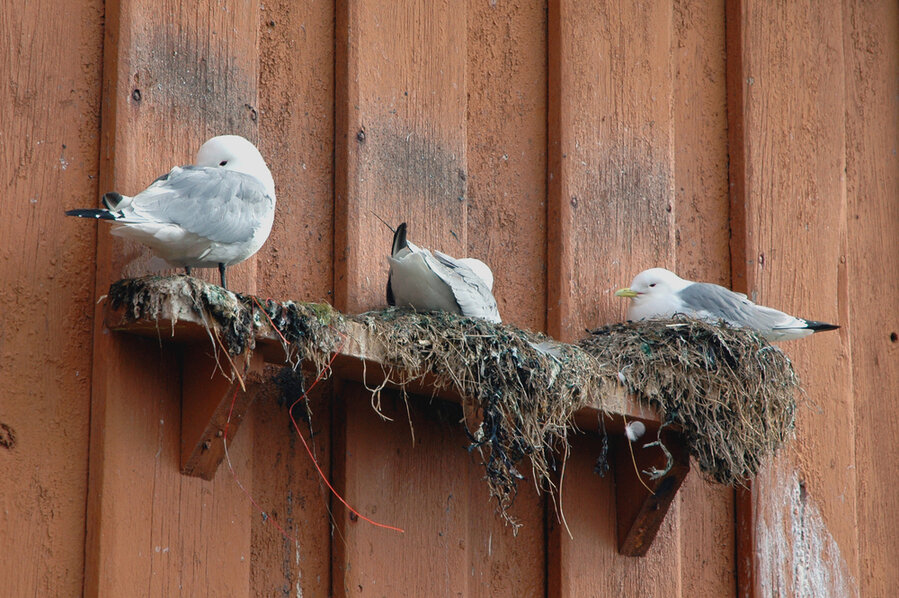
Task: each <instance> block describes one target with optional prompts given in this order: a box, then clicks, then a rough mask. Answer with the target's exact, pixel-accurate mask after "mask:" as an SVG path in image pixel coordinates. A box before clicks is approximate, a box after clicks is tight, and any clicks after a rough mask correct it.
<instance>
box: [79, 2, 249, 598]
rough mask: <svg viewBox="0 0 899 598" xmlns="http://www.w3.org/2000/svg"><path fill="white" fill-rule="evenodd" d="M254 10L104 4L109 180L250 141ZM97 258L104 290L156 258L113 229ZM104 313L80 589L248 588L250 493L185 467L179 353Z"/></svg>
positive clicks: (239, 273)
mask: <svg viewBox="0 0 899 598" xmlns="http://www.w3.org/2000/svg"><path fill="white" fill-rule="evenodd" d="M257 10H258V6H257V5H256V3H255V2H249V3H246V4H242V5H239V6H234V5H228V6H222V5H219V4H218V3H215V2H211V3H209V2H201V3H195V4H191V5H186V4H181V3H178V2H166V3H162V4H160V3H158V2H156V3H149V2H140V1H128V2H122V3H113V4H111V5H107V7H106V39H105V44H104V52H105V69H104V72H105V83H104V86H105V89H104V107H103V122H102V132H103V142H102V152H101V177H100V187H101V190H107V189H118V190H120V191H122V192H124V193H133V192H135V191H138V190H140V189H142V188H143V187H144V186H146V185H147V184H148V183H149V182H150V181H152V180H153V178H154V177H156V176H158V175H159V174H161V173H162V172H165V171H166V170H168V168H170V167H171V166H172V165H173V164H183V163H189V162H191V161H192V160H193V157H194V154H195V152H196V150H197V148H198V147H199V145H200V144H201V143H202V142H203V141H205V140H206V139H207V138H208V137H211V136H212V135H215V134H220V133H226V132H227V133H238V134H243V135H244V136H246V137H248V138H249V139H251V140H255V138H256V134H255V128H256V122H257V121H256V120H255V119H256V118H257V117H258V115H256V114H255V111H256V108H255V106H256V103H257V101H256V89H257V59H256V54H257V44H256V35H257V31H256V23H257ZM138 91H139V93H138ZM97 256H98V258H97V277H96V291H95V292H96V295H97V296H99V295H103V294H105V293H106V289H107V288H108V285H109V283H110V282H111V281H113V280H115V279H117V278H120V277H122V276H123V275H125V274H127V273H132V272H134V271H136V270H139V271H141V273H145V270H146V268H147V267H148V265H149V260H148V259H146V258H147V256H148V252H147V251H146V250H145V249H142V248H138V247H137V246H135V245H133V244H127V243H122V242H121V241H120V240H117V239H116V240H113V239H112V237H110V234H109V231H108V230H105V229H104V230H102V231H101V232H100V234H99V237H98V251H97ZM230 281H231V286H232V288H234V289H235V290H239V291H244V292H246V291H254V290H255V265H254V261H253V260H252V259H251V260H250V261H249V262H247V263H246V264H244V265H241V266H238V267H236V268H235V269H234V273H233V275H232V276H231V277H230ZM100 309H103V306H102V305H98V306H97V310H100ZM96 322H97V324H96V326H95V331H94V354H95V355H97V356H98V358H97V359H95V361H94V372H93V376H94V380H93V397H92V413H91V457H90V481H89V488H90V497H89V501H88V511H87V516H88V526H87V529H88V541H87V548H86V571H85V594H87V595H89V596H96V595H104V596H105V595H138V596H141V595H152V594H157V593H170V592H176V591H177V592H180V593H183V594H191V595H197V596H203V595H234V594H246V593H247V592H248V589H249V563H250V508H249V506H248V503H247V500H246V497H245V496H244V495H243V493H242V492H241V490H240V489H239V488H238V487H237V485H236V484H235V483H234V481H233V480H232V479H231V476H230V474H229V473H228V471H227V470H226V469H224V468H223V469H220V470H219V473H218V474H217V476H216V478H215V479H214V480H213V481H212V482H206V481H203V480H200V479H197V478H189V477H186V476H183V475H181V474H180V472H179V466H178V463H179V461H180V436H181V435H180V423H179V422H180V403H181V380H180V376H179V365H178V363H177V361H176V359H175V357H174V355H172V354H170V353H168V352H166V351H165V350H164V348H163V347H161V346H160V344H159V343H158V342H154V341H150V340H143V339H125V338H122V337H121V336H119V335H113V334H110V333H109V331H108V330H106V329H105V328H104V326H103V324H102V318H96ZM248 423H249V422H248ZM245 426H246V427H249V428H252V426H251V425H246V424H245ZM244 434H247V435H246V436H239V437H238V438H237V439H236V441H235V444H234V445H233V446H232V447H231V448H230V454H231V461H232V463H234V465H235V467H236V468H237V471H238V472H239V474H240V475H241V476H242V478H243V480H244V482H245V485H251V484H250V482H251V480H252V479H253V472H252V467H251V466H250V465H251V463H252V461H251V460H249V459H248V455H249V451H248V449H249V448H250V444H251V442H250V441H248V440H247V439H252V433H248V432H246V431H245V432H244ZM242 438H243V439H244V440H243V442H242V441H241V439H242Z"/></svg>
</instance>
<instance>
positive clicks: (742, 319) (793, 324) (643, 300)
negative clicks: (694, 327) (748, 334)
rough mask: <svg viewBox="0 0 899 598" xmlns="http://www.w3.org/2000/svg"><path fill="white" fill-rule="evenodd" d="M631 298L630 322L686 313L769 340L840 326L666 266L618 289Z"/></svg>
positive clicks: (647, 272)
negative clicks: (758, 301)
mask: <svg viewBox="0 0 899 598" xmlns="http://www.w3.org/2000/svg"><path fill="white" fill-rule="evenodd" d="M615 294H616V295H617V296H619V297H630V299H631V304H630V307H628V310H627V318H628V320H631V321H637V320H651V319H655V318H670V317H673V316H674V315H675V314H684V315H686V316H690V317H692V318H696V319H699V320H705V321H707V322H712V323H717V322H719V321H721V320H724V321H725V322H727V323H728V324H730V325H731V326H737V327H743V328H751V329H752V330H755V331H756V332H758V333H759V334H760V335H761V336H762V337H764V338H766V339H767V340H769V341H785V340H791V339H795V338H802V337H804V336H808V335H810V334H813V333H815V332H822V331H824V330H834V329H836V328H839V326H835V325H834V324H827V323H825V322H815V321H813V320H803V319H801V318H796V317H794V316H791V315H789V314H786V313H784V312H782V311H778V310H776V309H772V308H770V307H765V306H764V305H756V304H755V303H753V302H752V301H750V300H749V299H748V298H747V297H746V295H744V294H742V293H735V292H733V291H731V290H728V289H726V288H724V287H722V286H719V285H717V284H712V283H708V282H693V281H691V280H684V279H683V278H681V277H680V276H678V275H677V274H675V273H674V272H671V271H669V270H665V269H664V268H650V269H649V270H644V271H643V272H640V273H639V274H637V276H636V277H635V278H634V281H633V282H632V283H631V286H630V287H627V288H624V289H619V290H618V291H616V292H615Z"/></svg>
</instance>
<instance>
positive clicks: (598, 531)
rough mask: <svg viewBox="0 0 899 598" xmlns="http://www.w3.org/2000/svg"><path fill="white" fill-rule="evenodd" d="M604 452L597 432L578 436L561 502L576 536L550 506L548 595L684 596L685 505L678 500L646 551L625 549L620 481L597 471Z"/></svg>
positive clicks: (567, 470) (548, 516)
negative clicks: (634, 553) (630, 553)
mask: <svg viewBox="0 0 899 598" xmlns="http://www.w3.org/2000/svg"><path fill="white" fill-rule="evenodd" d="M599 452H600V443H599V442H598V439H597V438H596V437H595V436H593V437H588V436H579V437H577V438H576V439H575V441H574V442H572V452H571V458H570V459H569V460H568V463H567V465H566V467H565V479H564V485H563V488H562V502H561V504H562V507H561V508H562V512H563V513H564V516H565V521H567V523H568V528H569V529H570V530H571V534H572V536H573V538H569V536H568V532H567V531H566V529H565V526H564V524H563V523H562V522H561V520H560V518H559V516H557V515H556V513H555V512H554V511H553V510H552V509H550V510H549V512H548V513H547V522H548V526H549V532H550V537H551V542H550V544H549V584H548V595H549V596H551V597H554V596H650V595H652V596H681V595H682V594H681V589H680V586H681V584H680V572H679V570H678V568H677V565H678V561H679V553H678V539H679V535H680V534H679V532H678V519H679V517H678V511H679V510H680V509H681V507H680V505H678V504H677V501H675V504H674V505H672V509H671V511H670V512H669V514H668V517H666V518H665V521H664V522H663V523H662V527H661V529H660V530H659V534H658V537H657V538H656V541H655V543H654V544H653V546H652V548H650V550H649V553H648V554H647V555H646V556H645V557H639V558H637V557H625V556H621V555H619V554H618V540H617V534H616V527H617V512H616V511H617V509H616V505H615V490H614V486H613V485H612V484H610V483H609V479H608V476H607V477H606V478H601V477H600V476H598V475H597V474H596V473H594V471H593V467H594V464H595V462H596V457H597V456H598V455H599ZM560 537H562V538H565V540H563V541H560ZM553 539H554V540H553Z"/></svg>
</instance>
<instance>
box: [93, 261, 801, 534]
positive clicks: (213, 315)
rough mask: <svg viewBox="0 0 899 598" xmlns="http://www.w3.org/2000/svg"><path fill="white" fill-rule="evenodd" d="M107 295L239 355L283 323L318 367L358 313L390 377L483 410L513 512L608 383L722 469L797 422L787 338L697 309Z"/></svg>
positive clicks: (149, 286) (189, 281)
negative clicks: (520, 494)
mask: <svg viewBox="0 0 899 598" xmlns="http://www.w3.org/2000/svg"><path fill="white" fill-rule="evenodd" d="M171 296H177V297H181V298H183V299H186V301H169V298H170V297H171ZM108 300H109V302H110V303H111V304H112V307H113V308H114V309H124V311H125V314H126V316H127V317H128V318H133V319H135V320H140V319H149V320H156V321H159V320H171V321H172V322H175V321H177V320H179V319H184V318H186V316H187V314H185V313H181V314H179V313H170V312H171V310H173V309H181V310H182V311H185V310H186V311H189V312H190V315H191V316H192V318H193V320H194V321H196V320H200V321H202V323H203V325H204V327H205V329H206V332H208V333H209V334H210V336H211V337H213V338H214V339H215V340H214V342H215V343H217V344H219V345H220V346H221V347H222V348H223V349H225V350H226V351H227V352H228V353H229V354H230V355H238V354H241V353H243V352H244V350H245V349H248V348H249V349H252V348H254V347H255V343H256V339H257V338H259V337H261V336H267V337H268V338H273V337H274V336H273V335H275V334H277V337H278V338H280V341H281V343H282V344H283V346H284V348H285V361H286V362H290V363H292V364H293V365H294V366H296V365H297V364H298V362H299V360H303V359H305V360H309V361H311V362H312V363H313V364H314V365H315V366H316V368H317V369H318V371H319V372H322V371H323V370H325V369H326V368H327V367H328V365H327V364H328V362H329V360H330V357H331V355H332V354H333V353H334V352H335V351H338V350H339V347H341V346H342V345H343V342H344V340H345V338H346V335H347V334H348V325H347V322H348V320H350V319H352V320H355V321H357V322H359V323H361V324H362V325H364V326H365V327H366V328H367V330H368V331H369V332H370V333H372V334H373V335H375V336H376V337H377V338H378V339H379V341H380V342H381V343H383V345H384V347H385V349H386V353H385V355H384V356H383V357H384V359H385V362H386V368H387V370H388V371H387V372H386V374H387V377H388V378H389V379H391V380H392V381H393V382H396V383H399V384H400V385H402V384H405V383H408V382H410V381H413V380H416V379H419V378H424V377H428V379H429V382H430V383H432V384H433V385H435V386H436V387H437V388H438V389H439V388H451V389H452V390H453V391H454V392H455V394H457V395H459V396H461V397H463V404H464V407H465V408H466V409H465V410H466V412H467V413H470V414H474V415H475V416H476V417H474V418H468V419H467V421H468V422H469V425H468V426H467V432H468V434H469V437H470V439H471V445H470V446H471V450H477V451H479V452H480V454H481V455H482V458H483V460H484V465H485V467H486V477H487V483H488V487H489V490H490V493H491V495H492V496H494V497H496V499H497V501H498V508H499V510H500V512H501V513H502V514H503V515H504V516H506V518H507V519H508V520H509V521H512V519H511V518H510V517H509V515H508V513H507V509H508V508H509V506H510V505H511V504H512V502H513V501H514V497H515V494H516V485H517V481H518V480H519V479H520V478H521V474H520V473H519V468H520V466H521V465H520V464H521V461H522V460H523V459H525V458H526V459H528V461H529V462H530V465H531V468H532V471H533V472H534V476H535V483H536V485H537V488H538V489H539V490H551V489H552V487H553V485H552V478H551V472H552V471H553V470H554V469H555V468H556V467H555V466H556V460H557V459H559V458H560V457H558V455H565V454H567V450H566V449H567V435H568V433H569V431H570V430H571V429H572V427H573V416H574V413H575V412H576V411H577V410H579V409H581V408H582V407H585V406H587V405H591V406H593V407H597V408H600V410H601V408H602V404H601V403H599V401H600V400H601V398H602V397H603V395H604V394H605V393H606V392H608V391H609V389H610V388H620V385H621V384H624V385H625V387H626V388H627V390H628V391H629V392H632V393H633V394H634V395H636V396H637V398H639V399H640V400H642V401H645V402H647V403H648V404H650V405H652V406H653V407H655V408H656V409H657V410H658V411H659V413H660V415H661V417H662V419H663V423H664V425H666V426H674V427H676V428H677V429H679V430H680V431H681V432H682V434H683V435H684V437H685V440H686V443H687V445H688V448H689V450H690V452H691V454H692V455H693V456H694V457H695V458H696V460H697V462H698V463H699V466H700V468H701V470H702V471H703V472H704V473H705V474H706V475H707V476H709V477H711V478H713V479H715V480H717V481H718V482H722V483H727V484H733V483H740V482H742V481H744V480H746V479H748V478H751V477H752V476H754V475H755V474H756V473H757V472H758V470H759V467H760V466H761V463H762V462H763V460H764V459H765V458H766V457H767V456H768V455H770V454H772V453H773V452H774V451H776V450H777V449H778V448H779V447H780V446H781V445H782V444H783V443H784V442H785V441H786V440H787V439H788V438H789V436H790V433H791V431H792V429H793V421H794V415H795V407H796V404H795V397H794V395H795V391H796V390H797V388H798V387H799V381H798V379H797V377H796V375H795V373H794V372H793V369H792V365H791V364H790V361H789V359H788V358H787V357H786V356H785V355H784V354H783V352H781V351H780V349H778V348H776V347H773V346H771V345H769V344H768V343H767V342H766V341H765V340H763V339H761V338H760V337H758V336H757V335H756V334H754V333H752V332H750V331H747V330H742V329H734V328H729V327H727V326H718V325H711V324H707V323H704V322H699V321H695V320H691V319H687V318H677V319H675V320H671V321H657V322H640V323H633V324H616V325H612V326H607V327H605V328H601V329H597V330H594V331H592V333H591V336H590V337H588V338H586V339H584V340H582V341H581V342H580V343H579V345H568V344H565V343H559V342H556V341H553V340H551V339H548V338H547V337H545V336H543V335H541V334H538V333H533V332H528V331H523V330H520V329H518V328H516V327H514V326H510V325H494V324H491V323H488V322H485V321H483V320H478V319H472V318H464V317H460V316H456V315H453V314H447V313H415V312H411V311H408V310H401V309H388V310H384V311H378V312H369V313H366V314H361V315H359V316H352V317H346V316H342V315H341V314H339V313H338V312H336V311H334V310H333V309H332V308H331V307H330V306H329V305H324V304H314V303H295V302H292V301H287V302H281V303H279V302H275V301H270V300H261V299H258V298H256V297H252V296H244V295H237V294H234V293H230V292H228V291H226V290H224V289H221V288H220V287H217V286H215V285H211V284H207V283H204V282H202V281H199V280H196V279H193V278H190V277H184V276H172V277H152V276H151V277H145V278H141V279H135V280H122V281H119V282H117V283H115V284H113V285H112V287H111V288H110V291H109V295H108ZM173 305H175V306H178V307H177V308H176V307H173ZM185 306H186V307H185ZM166 310H169V311H168V312H167V311H166ZM373 405H377V402H376V401H373ZM472 422H473V423H472Z"/></svg>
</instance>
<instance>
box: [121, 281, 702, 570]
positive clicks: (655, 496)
mask: <svg viewBox="0 0 899 598" xmlns="http://www.w3.org/2000/svg"><path fill="white" fill-rule="evenodd" d="M157 280H159V279H157ZM162 280H164V281H165V284H160V285H156V286H154V287H153V289H152V290H151V292H153V293H155V294H154V297H153V301H154V316H153V317H152V318H150V317H139V318H135V317H134V316H133V314H132V313H131V312H130V311H129V310H128V309H126V308H124V307H119V308H118V309H114V308H113V307H112V305H110V304H107V308H106V316H105V324H106V326H107V328H109V329H110V330H113V331H116V332H123V333H128V334H135V335H140V336H144V337H150V338H154V339H158V340H159V341H160V342H161V343H167V344H168V343H171V344H174V345H176V346H177V347H178V350H179V351H180V354H181V360H182V408H181V436H182V437H181V471H182V473H184V474H185V475H191V476H197V477H201V478H203V479H206V480H210V479H212V477H213V476H214V475H215V473H216V471H217V469H218V467H219V465H220V464H221V462H222V460H223V458H224V442H223V436H224V433H225V424H226V421H227V420H228V415H229V412H230V423H228V429H227V430H228V431H227V433H228V436H229V438H232V439H233V438H234V435H235V434H236V432H237V431H238V429H239V427H240V423H241V421H242V420H243V419H244V417H245V416H246V414H247V411H248V410H249V408H250V405H251V403H252V400H253V397H254V394H255V393H253V392H245V390H246V389H247V388H249V387H251V386H252V385H254V384H259V383H261V381H262V379H261V374H262V371H263V366H264V364H265V363H272V364H278V365H284V363H285V358H286V354H285V350H284V347H283V344H282V340H281V337H280V335H279V333H278V332H277V331H276V330H274V329H273V328H272V327H271V325H270V324H268V323H264V324H263V325H262V326H260V327H259V329H258V330H257V332H256V338H255V349H254V350H252V351H251V350H247V351H245V352H244V354H242V355H239V356H237V357H233V356H232V357H230V359H231V361H232V363H233V366H234V369H235V370H236V371H237V372H238V373H239V374H240V376H239V379H238V378H235V380H231V379H229V378H228V377H226V375H225V374H224V372H223V370H224V371H230V370H231V365H232V364H231V363H227V358H225V357H224V355H223V353H224V352H223V351H221V350H220V349H219V348H218V347H215V346H214V344H213V343H215V341H214V339H213V337H211V336H210V333H209V331H208V329H207V326H206V323H205V322H204V321H203V316H202V315H201V314H200V313H198V311H197V310H196V309H195V307H194V305H195V303H194V300H193V299H192V293H191V289H190V288H189V286H188V282H187V280H188V279H186V278H185V277H178V276H176V277H171V278H168V279H162ZM219 292H221V293H224V294H225V295H226V296H227V295H229V293H228V292H227V291H219ZM235 303H236V301H235ZM345 332H346V334H347V340H346V341H345V342H344V343H343V346H342V347H341V349H340V352H339V354H337V355H336V356H335V358H334V361H333V364H332V368H333V371H334V375H336V376H338V377H340V378H344V379H348V380H352V381H355V382H360V383H364V384H366V385H367V386H368V387H369V388H373V387H376V386H378V385H380V384H382V383H384V382H385V372H386V371H387V370H388V369H389V368H388V367H387V366H386V364H385V359H384V356H385V354H386V347H385V346H384V344H383V343H382V342H381V341H380V339H379V338H378V337H377V336H376V335H374V334H373V333H372V332H371V331H369V330H368V329H367V328H366V327H365V326H363V325H362V324H359V323H357V322H347V327H346V329H345ZM216 354H218V357H216ZM216 359H218V360H219V361H218V362H217V361H216ZM222 360H225V363H222ZM392 378H393V380H394V381H392V382H388V384H387V386H388V387H389V388H399V387H400V386H402V387H404V388H405V390H406V392H408V393H410V395H413V396H415V395H420V396H422V397H424V398H425V399H426V400H427V399H430V397H433V396H437V397H439V398H441V399H444V400H448V401H454V402H460V401H461V399H462V397H461V396H459V395H458V394H457V393H455V392H454V391H453V390H452V389H446V388H444V389H439V390H435V387H434V385H433V380H428V379H427V377H426V378H424V379H410V380H405V381H404V380H403V378H402V374H401V372H400V373H399V375H398V373H397V372H396V369H395V368H394V370H393V375H392ZM250 390H252V389H251V388H250ZM600 406H601V407H602V411H601V410H600ZM600 417H605V428H606V431H607V432H608V433H610V434H612V435H614V442H613V443H612V444H613V451H614V456H613V467H614V470H615V483H616V499H617V505H618V520H619V524H618V541H619V552H621V554H625V555H630V556H642V555H644V554H646V551H647V550H648V549H649V547H650V545H651V544H652V540H653V539H654V538H655V536H656V533H657V532H658V529H659V527H660V526H661V523H662V521H663V520H664V518H665V514H666V513H667V511H668V508H669V506H670V504H671V502H672V500H673V498H674V496H675V494H676V493H677V490H678V488H679V487H680V485H681V483H682V482H683V479H684V477H686V475H687V473H688V472H689V457H688V455H687V452H686V450H685V448H684V446H683V442H682V440H681V439H680V437H679V435H677V434H676V433H673V432H668V433H666V435H665V446H666V447H667V448H668V450H669V451H670V452H671V454H672V457H673V459H674V466H673V467H671V469H670V470H669V471H668V473H667V474H665V475H664V476H662V477H661V478H660V479H657V480H648V479H646V478H647V477H646V476H644V479H643V482H644V483H645V484H646V485H647V486H649V488H651V489H652V491H653V493H650V492H649V491H648V490H647V488H646V487H644V485H643V483H641V481H640V480H639V479H638V478H637V474H636V472H635V471H634V466H633V463H632V462H631V455H630V451H629V450H628V448H627V444H626V443H627V440H626V439H625V438H624V436H623V432H624V423H625V421H633V420H639V421H642V422H643V423H644V425H646V429H647V433H646V435H645V436H644V439H647V438H649V439H652V438H655V433H656V432H657V431H658V429H659V419H658V416H657V415H656V413H655V412H654V411H653V410H652V409H650V408H648V407H646V406H645V405H642V404H640V403H638V402H637V401H635V400H634V399H633V398H631V397H629V396H628V395H627V393H626V392H625V391H624V389H623V388H622V387H620V386H618V385H614V386H613V385H610V386H609V388H608V389H606V392H605V393H604V396H603V397H602V398H601V399H600V397H597V400H596V402H595V404H594V405H592V406H589V407H586V408H583V409H581V410H579V411H578V412H577V413H576V414H575V417H574V423H575V424H576V425H577V427H578V428H579V429H581V430H585V431H595V430H597V429H598V428H599V421H600ZM650 441H651V440H646V442H650ZM632 447H633V449H634V457H635V459H636V461H637V465H638V467H639V468H640V469H641V470H648V469H650V468H653V467H655V468H658V469H664V468H665V466H666V463H667V458H666V456H665V455H664V454H663V453H662V451H660V450H659V449H658V448H650V449H644V448H642V447H643V442H637V443H634V444H633V445H632Z"/></svg>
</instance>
